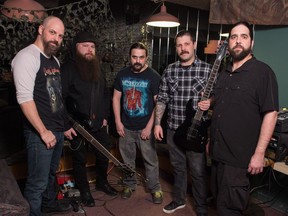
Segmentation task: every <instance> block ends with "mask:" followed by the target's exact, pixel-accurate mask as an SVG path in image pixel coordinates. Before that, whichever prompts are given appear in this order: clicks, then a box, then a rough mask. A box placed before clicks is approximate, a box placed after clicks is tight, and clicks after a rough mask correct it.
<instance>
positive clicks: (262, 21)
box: [209, 0, 288, 25]
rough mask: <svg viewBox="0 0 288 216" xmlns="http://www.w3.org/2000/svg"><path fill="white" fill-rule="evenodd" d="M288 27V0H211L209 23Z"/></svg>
mask: <svg viewBox="0 0 288 216" xmlns="http://www.w3.org/2000/svg"><path fill="white" fill-rule="evenodd" d="M238 21H247V22H249V23H251V24H257V25H288V0H211V2H210V15H209V23H212V24H234V23H236V22H238Z"/></svg>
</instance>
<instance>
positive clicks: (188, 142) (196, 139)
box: [174, 41, 228, 152]
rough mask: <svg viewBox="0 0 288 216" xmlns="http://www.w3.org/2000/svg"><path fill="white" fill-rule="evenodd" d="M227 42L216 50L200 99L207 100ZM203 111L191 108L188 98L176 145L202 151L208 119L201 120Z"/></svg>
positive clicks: (206, 136)
mask: <svg viewBox="0 0 288 216" xmlns="http://www.w3.org/2000/svg"><path fill="white" fill-rule="evenodd" d="M227 47H228V42H227V41H224V42H223V43H222V45H221V47H220V48H219V50H218V52H217V56H216V59H215V62H214V64H213V67H212V71H211V73H210V76H209V78H208V81H207V84H206V86H205V89H204V93H203V96H202V97H201V101H203V100H207V99H209V97H210V94H211V92H212V89H213V85H214V83H215V81H216V77H217V74H218V70H219V67H220V64H221V61H222V59H223V58H224V57H225V55H226V50H227ZM203 113H204V111H202V110H200V109H197V110H196V111H195V110H193V109H192V99H190V100H189V101H188V103H187V105H186V119H185V121H184V122H183V124H181V125H180V126H179V127H178V128H177V130H176V132H175V135H174V141H175V143H176V145H178V146H179V147H181V148H182V149H183V150H186V151H194V152H204V151H205V148H206V144H207V141H208V130H207V129H208V127H209V125H210V120H206V121H204V120H202V117H203Z"/></svg>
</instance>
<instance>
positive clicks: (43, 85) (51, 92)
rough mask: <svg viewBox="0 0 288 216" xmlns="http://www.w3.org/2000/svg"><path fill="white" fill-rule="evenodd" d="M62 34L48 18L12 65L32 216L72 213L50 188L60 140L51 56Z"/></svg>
mask: <svg viewBox="0 0 288 216" xmlns="http://www.w3.org/2000/svg"><path fill="white" fill-rule="evenodd" d="M64 30H65V27H64V24H63V22H62V21H61V20H60V19H59V18H57V17H54V16H49V17H47V18H46V19H45V20H44V21H43V23H42V24H41V25H40V26H39V28H38V35H37V38H36V40H35V42H34V43H33V44H31V45H29V46H28V47H26V48H24V49H22V50H21V51H19V52H18V54H17V55H16V56H15V58H14V59H13V61H12V72H13V76H14V82H15V86H16V94H17V101H18V103H19V104H20V107H21V109H22V111H23V114H24V118H23V119H24V136H25V141H26V149H27V163H28V176H27V181H26V185H25V189H24V197H25V198H26V199H27V201H28V203H29V205H30V215H41V214H42V213H59V212H67V211H69V210H71V209H72V207H71V206H70V205H63V204H62V205H60V204H59V203H58V202H56V196H57V194H56V192H55V187H54V184H55V175H56V171H57V169H58V166H59V162H60V158H61V153H62V147H63V139H64V134H63V125H64V119H63V116H64V113H63V104H62V99H61V95H62V92H61V78H60V65H59V61H58V60H57V58H56V57H55V54H56V53H57V51H58V50H59V48H60V46H61V43H62V40H63V36H64Z"/></svg>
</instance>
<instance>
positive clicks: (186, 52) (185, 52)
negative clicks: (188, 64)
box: [180, 51, 189, 55]
mask: <svg viewBox="0 0 288 216" xmlns="http://www.w3.org/2000/svg"><path fill="white" fill-rule="evenodd" d="M183 54H189V52H188V51H182V52H181V53H180V55H183Z"/></svg>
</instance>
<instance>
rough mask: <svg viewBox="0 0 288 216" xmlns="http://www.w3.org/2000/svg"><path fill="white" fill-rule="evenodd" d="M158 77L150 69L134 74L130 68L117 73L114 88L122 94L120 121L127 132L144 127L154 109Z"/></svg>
mask: <svg viewBox="0 0 288 216" xmlns="http://www.w3.org/2000/svg"><path fill="white" fill-rule="evenodd" d="M160 79H161V77H160V75H159V74H158V73H157V72H156V71H154V70H153V69H152V68H149V67H148V68H147V69H146V70H144V71H143V72H141V73H134V72H133V71H132V70H131V68H130V67H127V68H124V69H123V70H121V71H120V72H118V74H117V77H116V80H115V83H114V88H115V89H116V90H117V91H120V92H121V93H122V98H121V103H122V112H121V120H122V123H123V125H124V126H125V128H127V129H129V130H142V129H143V128H145V127H146V125H147V123H148V121H149V119H150V117H151V114H152V112H153V109H154V105H155V102H154V96H155V95H157V94H158V87H159V83H160Z"/></svg>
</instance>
